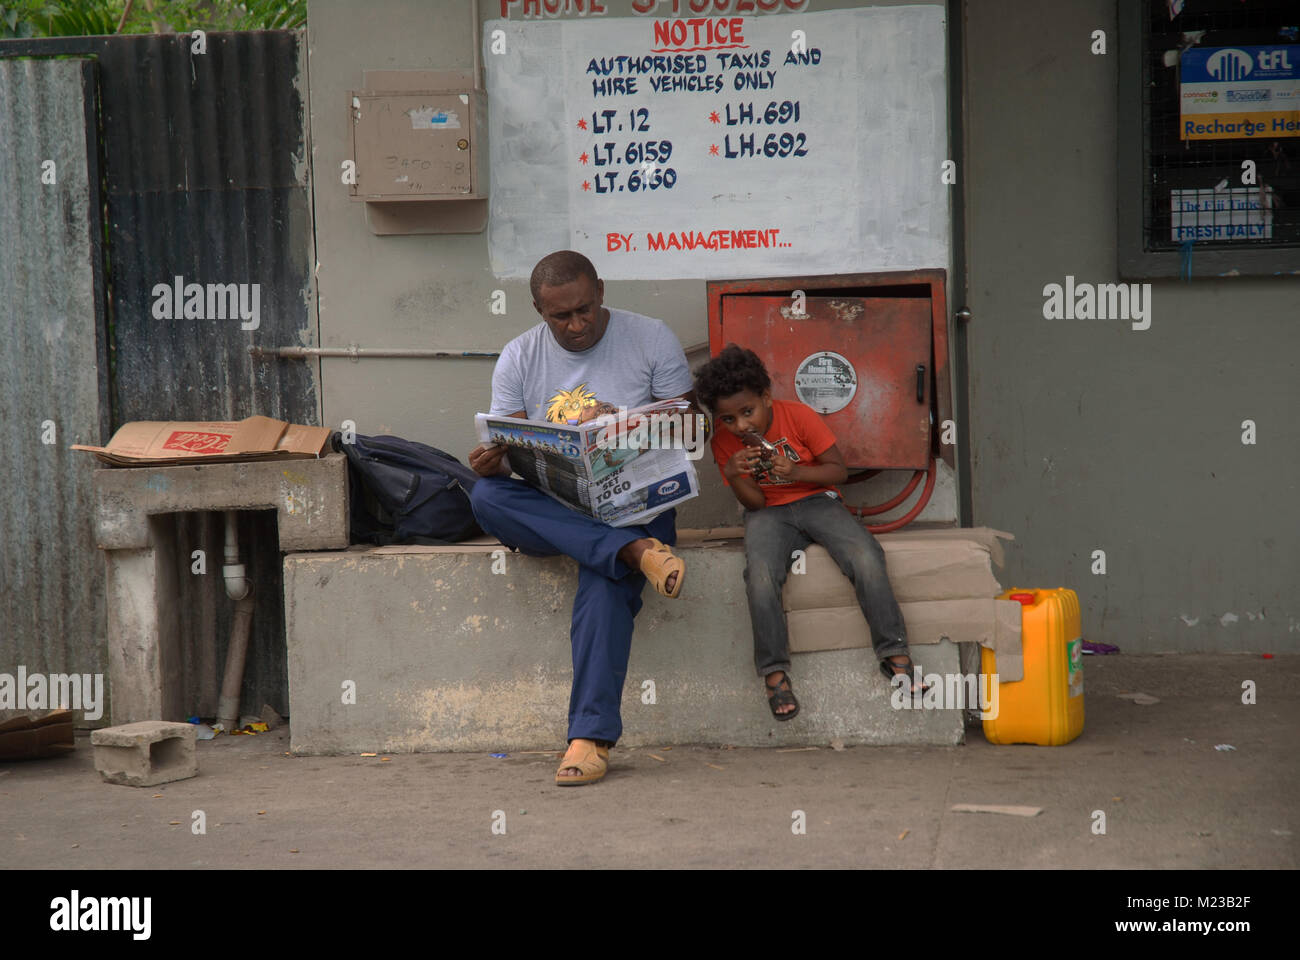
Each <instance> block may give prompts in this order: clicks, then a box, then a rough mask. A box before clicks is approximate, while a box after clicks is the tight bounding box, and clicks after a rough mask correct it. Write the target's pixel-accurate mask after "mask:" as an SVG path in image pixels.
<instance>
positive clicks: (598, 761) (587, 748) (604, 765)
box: [555, 739, 609, 787]
mask: <svg viewBox="0 0 1300 960" xmlns="http://www.w3.org/2000/svg"><path fill="white" fill-rule="evenodd" d="M570 769H573V770H577V771H578V775H577V776H576V777H575V776H565V777H562V776H560V773H561V771H564V770H570ZM608 769H609V748H608V747H598V746H596V743H595V742H594V741H592V740H581V739H575V740H574V741H573V742H572V743H571V744H569V749H568V750H567V751H565V754H564V762H562V763H561V764H560V767H559V769H558V770H556V771H555V785H556V786H558V787H576V786H580V785H582V784H584V783H595V782H596V781H597V780H599V779H600V778H601V777H603V776H604V775H605V771H607V770H608Z"/></svg>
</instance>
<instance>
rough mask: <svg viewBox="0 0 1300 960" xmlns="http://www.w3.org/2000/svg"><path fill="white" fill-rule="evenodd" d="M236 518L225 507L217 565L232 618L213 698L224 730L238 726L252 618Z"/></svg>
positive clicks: (250, 591)
mask: <svg viewBox="0 0 1300 960" xmlns="http://www.w3.org/2000/svg"><path fill="white" fill-rule="evenodd" d="M237 518H238V511H235V510H227V511H226V563H225V566H223V567H222V568H221V575H222V576H223V577H224V578H225V581H226V596H228V597H230V599H232V600H234V601H235V622H234V625H233V626H232V627H231V628H230V646H229V647H228V648H227V649H226V674H225V677H224V678H223V679H222V681H221V698H220V699H219V700H218V701H217V720H218V721H219V722H220V723H221V725H222V726H223V727H225V729H226V733H233V732H234V731H235V730H238V729H239V688H240V687H241V686H243V683H244V661H245V659H247V656H248V633H249V628H250V627H251V626H252V622H253V582H252V581H251V580H249V579H248V576H247V574H246V572H245V570H244V565H243V564H242V563H240V562H239V535H238V533H237V532H236V520H237Z"/></svg>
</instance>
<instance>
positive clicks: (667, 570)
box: [641, 537, 686, 599]
mask: <svg viewBox="0 0 1300 960" xmlns="http://www.w3.org/2000/svg"><path fill="white" fill-rule="evenodd" d="M649 539H650V543H651V546H649V547H646V550H645V553H643V554H641V572H642V573H644V574H645V576H646V579H647V580H649V581H650V583H651V584H653V585H654V588H655V589H656V590H658V591H659V592H660V593H662V594H663V595H664V596H665V597H671V598H674V599H675V598H676V597H677V595H678V594H680V593H681V592H682V581H683V580H685V579H686V561H685V560H683V559H682V558H681V557H679V556H677V554H675V553H673V552H672V550H671V549H669V548H668V547H666V546H664V544H663V542H662V541H659V540H656V539H655V538H654V537H650V538H649ZM674 573H675V574H677V581H676V582H675V583H674V584H673V588H672V590H669V589H668V588H667V587H666V586H664V584H666V583H667V582H668V578H669V577H670V576H671V575H672V574H674Z"/></svg>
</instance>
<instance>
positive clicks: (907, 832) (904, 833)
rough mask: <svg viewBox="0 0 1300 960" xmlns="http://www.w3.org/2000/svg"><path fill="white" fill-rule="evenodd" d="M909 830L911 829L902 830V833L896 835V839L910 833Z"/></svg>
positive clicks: (900, 838)
mask: <svg viewBox="0 0 1300 960" xmlns="http://www.w3.org/2000/svg"><path fill="white" fill-rule="evenodd" d="M911 832H912V831H911V830H904V831H903V832H902V833H900V834H899V835H898V839H899V840H902V839H903V838H904V837H906V836H907V835H908V834H909V833H911Z"/></svg>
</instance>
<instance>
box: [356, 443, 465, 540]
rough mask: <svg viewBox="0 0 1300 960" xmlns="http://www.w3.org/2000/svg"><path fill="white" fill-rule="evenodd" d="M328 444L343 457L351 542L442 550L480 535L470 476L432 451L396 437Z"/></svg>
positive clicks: (455, 462)
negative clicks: (433, 547)
mask: <svg viewBox="0 0 1300 960" xmlns="http://www.w3.org/2000/svg"><path fill="white" fill-rule="evenodd" d="M330 445H331V446H332V447H333V449H334V450H335V451H336V452H341V453H343V454H345V455H346V456H347V458H348V487H349V491H350V496H349V499H350V500H351V509H350V514H349V517H348V526H349V534H350V537H349V539H351V541H352V542H353V543H375V544H380V545H388V544H393V543H419V544H426V545H431V546H442V545H446V544H451V543H458V542H459V541H461V540H469V539H471V538H472V537H480V536H482V535H483V531H482V529H480V527H479V525H478V523H477V522H476V521H475V519H474V511H473V510H472V509H471V508H470V505H469V494H470V491H471V490H473V489H474V484H475V482H476V481H477V480H478V474H476V473H475V472H474V471H473V470H471V469H470V468H469V467H467V466H465V465H464V464H463V463H461V462H460V461H459V460H457V459H456V458H455V457H453V456H452V455H451V454H449V453H444V452H443V451H441V450H439V449H438V448H437V447H430V446H428V445H427V444H423V443H417V442H416V441H414V440H404V439H403V438H401V437H388V436H379V437H363V436H360V435H358V436H356V437H355V438H354V442H353V443H344V442H343V435H342V433H340V432H339V431H337V430H336V431H334V433H333V434H331V435H330Z"/></svg>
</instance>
